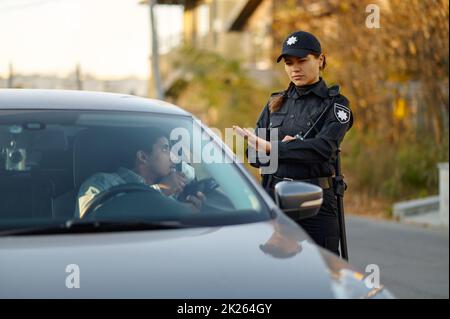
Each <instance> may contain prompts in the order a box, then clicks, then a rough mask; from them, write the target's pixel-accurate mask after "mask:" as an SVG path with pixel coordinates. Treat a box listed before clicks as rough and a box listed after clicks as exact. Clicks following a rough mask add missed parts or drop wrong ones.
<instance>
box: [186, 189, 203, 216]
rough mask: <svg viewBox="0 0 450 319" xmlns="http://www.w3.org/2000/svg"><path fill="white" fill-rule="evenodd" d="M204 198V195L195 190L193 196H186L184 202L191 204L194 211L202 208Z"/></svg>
mask: <svg viewBox="0 0 450 319" xmlns="http://www.w3.org/2000/svg"><path fill="white" fill-rule="evenodd" d="M205 200H206V196H205V194H203V193H202V192H197V193H196V194H195V196H194V195H189V196H187V197H186V202H188V203H190V204H192V206H194V210H195V211H196V212H200V211H201V210H202V205H203V202H204V201H205Z"/></svg>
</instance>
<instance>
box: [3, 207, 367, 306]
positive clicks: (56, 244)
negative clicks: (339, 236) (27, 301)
mask: <svg viewBox="0 0 450 319" xmlns="http://www.w3.org/2000/svg"><path fill="white" fill-rule="evenodd" d="M0 260H1V261H2V262H1V263H0V298H24V297H25V298H29V297H31V298H35V297H38V298H335V297H337V296H338V297H339V295H337V291H338V290H339V288H338V289H337V288H336V287H337V285H338V286H339V287H341V288H342V282H339V280H340V279H339V274H340V273H342V270H343V269H344V270H345V271H346V273H347V274H348V273H349V272H350V273H351V274H358V273H357V272H355V270H354V269H351V267H350V266H349V265H348V264H347V263H345V262H343V261H341V260H340V259H338V258H335V257H334V256H331V255H330V254H327V253H325V252H323V251H322V250H321V249H319V248H318V247H317V246H316V245H314V244H313V243H312V242H311V240H310V239H309V238H308V237H307V236H306V235H305V233H304V231H303V230H302V229H301V228H300V227H298V226H297V225H296V224H295V223H293V222H291V221H290V220H288V218H287V217H285V216H284V217H283V215H280V216H278V217H277V218H276V219H274V220H271V221H267V222H258V223H249V224H241V225H232V226H223V227H201V228H191V229H175V230H172V229H171V230H152V231H134V232H116V233H91V234H64V235H40V236H9V237H1V238H0ZM70 265H76V266H75V267H76V269H75V268H73V267H74V266H70ZM74 269H75V272H74ZM78 271H79V288H68V287H67V286H66V284H67V281H68V280H69V281H70V280H72V279H73V278H74V277H71V276H73V275H76V274H77V273H78ZM359 275H361V274H359ZM356 276H358V275H356ZM361 276H362V275H361ZM70 278H72V279H70ZM360 279H361V278H360ZM358 284H359V283H358ZM336 289H337V290H336ZM341 291H342V289H341Z"/></svg>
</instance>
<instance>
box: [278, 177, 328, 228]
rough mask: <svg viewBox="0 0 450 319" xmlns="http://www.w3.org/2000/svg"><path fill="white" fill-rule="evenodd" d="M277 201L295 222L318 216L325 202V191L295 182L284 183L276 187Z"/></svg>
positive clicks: (311, 185)
mask: <svg viewBox="0 0 450 319" xmlns="http://www.w3.org/2000/svg"><path fill="white" fill-rule="evenodd" d="M275 201H276V203H277V205H278V207H280V208H281V209H282V210H283V211H284V212H285V213H286V214H287V215H288V216H289V217H291V218H292V219H294V220H299V219H304V218H308V217H312V216H314V215H316V214H317V212H318V211H319V209H320V207H321V206H322V202H323V191H322V188H320V187H319V186H316V185H313V184H310V183H304V182H294V181H283V182H279V183H277V184H276V185H275Z"/></svg>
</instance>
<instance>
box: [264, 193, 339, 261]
mask: <svg viewBox="0 0 450 319" xmlns="http://www.w3.org/2000/svg"><path fill="white" fill-rule="evenodd" d="M271 186H272V185H271ZM266 191H267V192H268V193H269V194H270V196H271V197H272V198H274V192H273V187H269V188H266ZM295 222H296V223H297V224H299V225H300V226H301V227H302V228H303V229H304V230H305V231H306V232H307V233H308V235H309V236H310V237H311V238H312V239H313V240H314V241H315V242H316V244H318V245H319V246H321V247H323V248H325V249H328V250H329V251H331V252H333V253H335V254H336V255H338V256H340V254H339V219H338V213H337V200H336V196H335V195H334V191H333V189H332V188H328V189H324V190H323V203H322V206H321V207H320V210H319V212H318V213H317V215H315V216H313V217H309V218H305V219H301V220H296V221H295Z"/></svg>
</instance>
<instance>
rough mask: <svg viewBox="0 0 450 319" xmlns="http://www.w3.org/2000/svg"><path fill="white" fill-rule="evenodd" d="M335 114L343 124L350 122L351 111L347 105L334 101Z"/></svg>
mask: <svg viewBox="0 0 450 319" xmlns="http://www.w3.org/2000/svg"><path fill="white" fill-rule="evenodd" d="M334 116H336V119H337V120H338V121H339V123H341V124H345V123H348V122H349V121H350V116H351V112H350V109H349V108H348V107H346V106H345V105H342V104H339V103H334Z"/></svg>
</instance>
